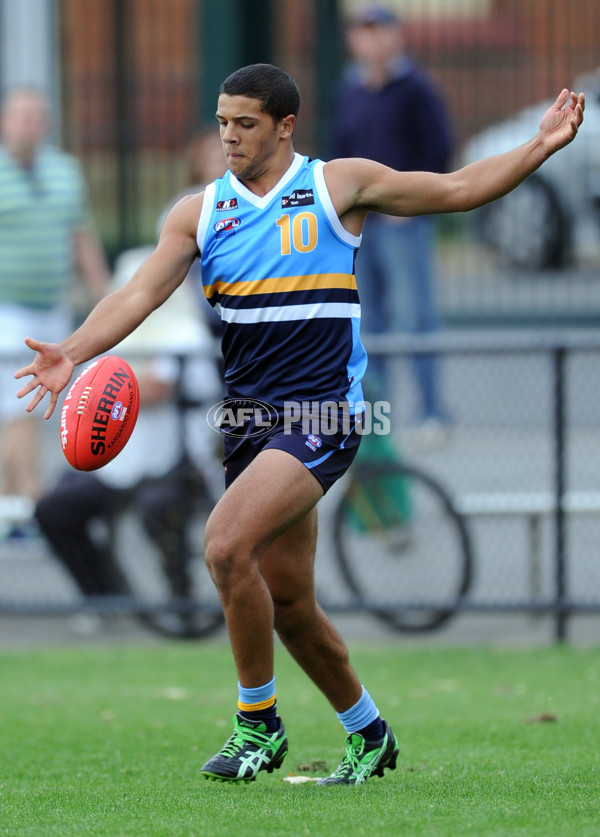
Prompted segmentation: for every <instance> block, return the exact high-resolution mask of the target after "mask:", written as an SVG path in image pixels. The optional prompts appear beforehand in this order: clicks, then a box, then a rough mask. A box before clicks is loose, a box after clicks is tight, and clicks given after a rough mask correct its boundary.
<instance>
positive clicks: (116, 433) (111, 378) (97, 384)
mask: <svg viewBox="0 0 600 837" xmlns="http://www.w3.org/2000/svg"><path fill="white" fill-rule="evenodd" d="M139 409H140V393H139V388H138V382H137V380H136V377H135V375H134V374H133V370H132V368H131V366H130V365H129V364H128V363H126V361H124V360H123V359H122V358H120V357H115V356H114V355H108V356H107V357H101V358H98V360H94V361H93V362H92V363H90V364H89V366H86V368H85V369H84V370H83V372H82V373H81V374H80V375H79V377H78V378H76V380H75V382H74V383H73V384H72V386H71V389H70V390H69V392H68V393H67V396H66V398H65V401H64V404H63V408H62V412H61V415H60V441H61V444H62V449H63V453H64V454H65V456H66V457H67V460H68V462H69V464H70V465H72V466H73V468H77V470H78V471H95V470H97V469H98V468H101V467H102V466H103V465H106V463H107V462H110V460H111V459H114V458H115V456H116V455H117V454H118V453H120V452H121V451H122V450H123V448H124V447H125V445H126V443H127V441H128V439H129V437H130V436H131V434H132V432H133V428H134V427H135V422H136V420H137V417H138V412H139Z"/></svg>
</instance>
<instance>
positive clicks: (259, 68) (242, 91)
mask: <svg viewBox="0 0 600 837" xmlns="http://www.w3.org/2000/svg"><path fill="white" fill-rule="evenodd" d="M219 93H224V94H225V95H226V96H246V97H247V98H248V99H258V100H259V102H260V103H261V108H262V110H263V112H264V113H267V114H269V116H271V117H272V118H273V120H274V121H275V122H279V120H280V119H283V118H284V117H286V116H289V115H290V114H293V115H294V116H297V115H298V110H299V109H300V92H299V90H298V87H297V85H296V82H295V81H294V79H293V78H292V77H291V76H290V75H288V73H286V72H285V70H281V69H280V68H279V67H275V66H274V65H273V64H250V65H249V66H247V67H242V68H241V69H239V70H236V71H235V72H234V73H232V74H231V75H230V76H227V78H226V79H225V81H224V82H223V84H222V85H221V87H220V89H219Z"/></svg>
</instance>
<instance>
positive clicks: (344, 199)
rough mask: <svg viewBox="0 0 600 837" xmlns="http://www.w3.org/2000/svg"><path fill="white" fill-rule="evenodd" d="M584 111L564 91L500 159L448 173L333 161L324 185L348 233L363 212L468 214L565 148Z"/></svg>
mask: <svg viewBox="0 0 600 837" xmlns="http://www.w3.org/2000/svg"><path fill="white" fill-rule="evenodd" d="M584 109H585V97H584V95H583V93H580V94H579V95H578V96H577V95H575V93H570V92H569V91H568V90H567V89H566V88H565V89H564V90H562V91H561V92H560V94H559V95H558V97H557V99H556V101H555V102H554V103H553V104H552V106H551V107H550V108H549V109H548V110H547V111H546V113H545V114H544V116H543V117H542V120H541V122H540V129H539V131H538V133H537V134H536V135H535V136H534V137H532V138H531V139H530V140H529V141H528V142H526V143H524V144H523V145H520V146H519V147H517V148H514V149H512V150H511V151H507V152H505V153H504V154H497V155H495V156H494V157H488V158H487V159H484V160H479V161H477V162H475V163H470V164H469V165H468V166H465V167H464V168H461V169H459V170H458V171H454V172H450V173H449V174H436V173H434V172H422V171H421V172H419V171H414V172H413V171H410V172H397V171H394V170H393V169H389V168H387V167H386V166H381V165H380V164H378V163H374V162H372V161H370V160H359V159H354V160H332V161H331V162H330V163H327V164H326V167H325V176H326V180H327V185H328V187H329V190H330V193H331V195H332V198H333V201H334V205H335V207H336V210H337V212H338V215H339V216H340V218H342V219H343V222H344V221H346V226H347V227H348V228H349V229H350V226H351V224H352V223H354V216H355V215H356V213H358V214H359V215H360V214H361V213H362V215H363V216H364V213H365V212H366V211H374V212H381V213H383V214H388V215H400V216H412V215H429V214H438V213H444V212H467V211H468V210H471V209H475V208H477V207H478V206H482V205H483V204H485V203H489V202H490V201H493V200H496V199H497V198H501V197H502V196H503V195H506V194H507V193H508V192H510V191H512V190H513V189H514V188H516V187H517V186H518V185H519V183H521V182H522V181H523V180H525V178H527V177H529V175H530V174H532V173H533V172H534V171H535V170H536V169H538V168H539V167H540V166H541V165H542V164H543V163H544V162H545V160H547V159H548V157H550V156H551V155H552V154H554V153H555V152H557V151H559V150H560V149H561V148H564V146H566V145H568V144H569V143H570V142H571V141H572V140H573V139H574V138H575V136H576V135H577V131H578V129H579V126H580V125H581V123H582V122H583V112H584ZM351 231H352V232H356V230H354V229H351ZM359 231H360V230H359Z"/></svg>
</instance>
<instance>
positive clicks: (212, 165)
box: [157, 125, 227, 369]
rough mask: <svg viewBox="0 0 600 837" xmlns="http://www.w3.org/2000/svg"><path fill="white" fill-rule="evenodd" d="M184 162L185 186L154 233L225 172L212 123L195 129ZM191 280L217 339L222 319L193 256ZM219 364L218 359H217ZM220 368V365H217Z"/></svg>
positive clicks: (219, 139) (218, 138)
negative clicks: (182, 203)
mask: <svg viewBox="0 0 600 837" xmlns="http://www.w3.org/2000/svg"><path fill="white" fill-rule="evenodd" d="M185 162H186V185H185V186H184V188H183V189H182V190H181V191H180V192H178V193H177V194H176V195H175V196H174V197H173V198H172V199H171V200H170V201H169V203H168V204H167V206H166V207H165V208H164V210H163V211H162V213H161V215H160V217H159V219H158V226H157V233H160V230H161V228H162V225H163V224H164V221H165V218H166V217H167V215H168V213H169V210H171V209H172V208H173V206H174V205H175V204H176V203H177V201H179V200H181V198H184V197H186V195H193V194H195V193H196V192H201V191H202V190H203V189H204V187H205V186H206V185H207V184H208V183H212V182H213V180H217V179H218V178H219V177H222V176H223V175H224V174H225V172H226V171H227V164H226V162H225V154H224V153H223V143H222V142H221V136H220V134H219V129H218V128H217V127H216V126H215V125H210V126H206V127H204V128H201V129H199V130H198V132H197V133H196V134H194V136H193V137H192V139H191V140H190V142H189V143H188V145H187V148H186V150H185ZM189 278H190V280H191V281H192V282H193V285H194V289H195V292H196V295H197V297H198V300H199V304H200V306H201V308H202V312H203V315H204V317H205V318H206V322H207V324H208V326H209V328H210V330H211V332H212V334H213V335H214V337H215V338H217V339H220V338H221V332H222V327H223V326H222V322H221V317H220V316H219V315H218V314H217V313H216V311H215V310H214V308H212V307H211V306H210V305H207V303H206V296H205V294H204V288H203V287H202V277H201V275H200V259H196V261H195V262H194V264H193V265H192V269H191V270H190V273H189ZM219 363H220V364H221V361H219ZM221 369H222V365H221Z"/></svg>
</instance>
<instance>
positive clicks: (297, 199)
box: [281, 189, 315, 209]
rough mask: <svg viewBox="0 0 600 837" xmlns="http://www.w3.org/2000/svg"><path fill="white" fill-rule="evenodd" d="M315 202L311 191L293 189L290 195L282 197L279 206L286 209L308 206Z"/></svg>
mask: <svg viewBox="0 0 600 837" xmlns="http://www.w3.org/2000/svg"><path fill="white" fill-rule="evenodd" d="M314 202H315V196H314V194H313V190H312V189H295V190H294V191H293V192H292V194H291V195H284V196H283V197H282V198H281V206H282V207H283V208H284V209H286V208H287V207H290V206H308V205H309V204H311V203H314Z"/></svg>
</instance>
